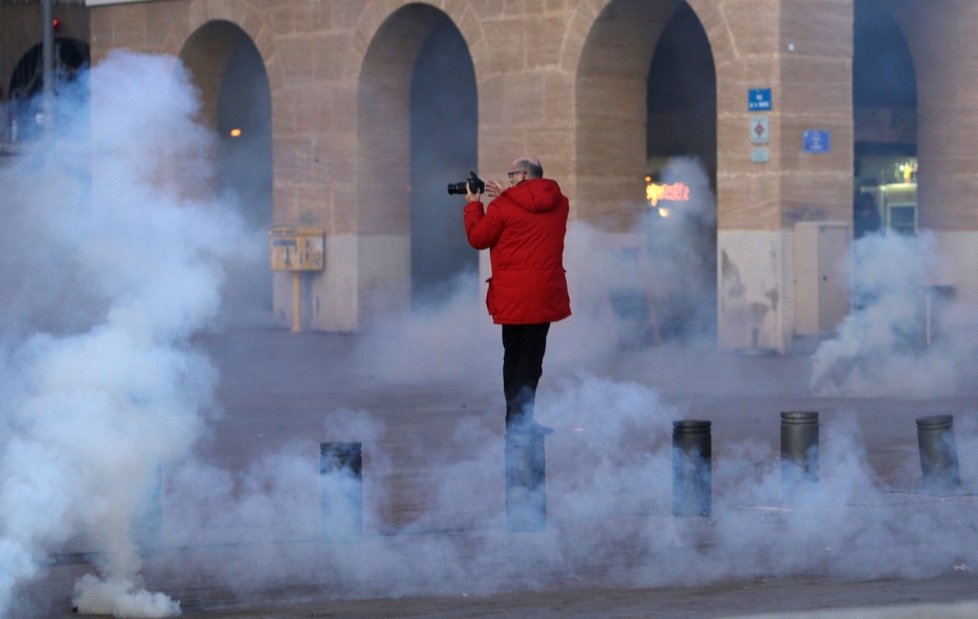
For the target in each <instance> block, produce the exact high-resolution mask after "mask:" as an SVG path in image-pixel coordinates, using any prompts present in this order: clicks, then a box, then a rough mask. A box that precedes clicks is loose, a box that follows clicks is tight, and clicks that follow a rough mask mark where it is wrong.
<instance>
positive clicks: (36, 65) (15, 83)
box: [6, 38, 89, 141]
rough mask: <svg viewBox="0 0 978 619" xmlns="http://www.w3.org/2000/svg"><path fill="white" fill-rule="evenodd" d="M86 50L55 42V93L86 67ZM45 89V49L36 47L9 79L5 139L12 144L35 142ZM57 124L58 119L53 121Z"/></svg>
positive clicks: (77, 43)
mask: <svg viewBox="0 0 978 619" xmlns="http://www.w3.org/2000/svg"><path fill="white" fill-rule="evenodd" d="M88 63H89V48H88V45H87V44H86V43H83V42H81V41H75V40H74V39H64V38H56V39H55V40H54V91H55V92H58V90H59V87H60V86H63V85H65V84H68V83H71V82H74V81H75V80H76V79H77V78H78V76H79V75H80V74H81V73H82V71H83V70H84V69H85V68H86V67H88ZM43 89H44V49H43V46H42V45H41V44H40V43H39V44H37V45H35V46H34V47H32V48H31V49H30V50H29V51H28V52H27V53H26V54H24V56H23V57H22V58H21V59H20V61H19V62H18V63H17V66H16V67H15V68H14V73H13V75H12V76H11V78H10V89H9V92H10V97H9V101H8V111H7V132H6V134H7V136H8V139H10V140H11V141H21V140H34V139H37V138H39V137H40V136H41V134H42V133H43V130H44V118H43V110H44V105H43V102H42V101H41V97H40V94H41V92H42V91H43ZM55 123H57V119H55Z"/></svg>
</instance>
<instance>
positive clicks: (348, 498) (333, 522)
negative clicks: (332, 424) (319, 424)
mask: <svg viewBox="0 0 978 619" xmlns="http://www.w3.org/2000/svg"><path fill="white" fill-rule="evenodd" d="M319 484H320V486H319V489H320V494H319V509H320V514H321V518H322V520H321V527H320V534H321V537H322V539H324V540H326V541H331V542H342V541H352V540H356V539H359V538H360V537H361V536H362V535H363V458H362V448H361V444H360V443H320V444H319Z"/></svg>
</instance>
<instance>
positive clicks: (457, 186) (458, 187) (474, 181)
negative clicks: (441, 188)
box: [448, 171, 486, 196]
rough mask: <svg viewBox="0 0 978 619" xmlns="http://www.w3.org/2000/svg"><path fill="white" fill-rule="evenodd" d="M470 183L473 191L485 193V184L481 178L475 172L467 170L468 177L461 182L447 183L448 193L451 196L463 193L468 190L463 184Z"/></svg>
mask: <svg viewBox="0 0 978 619" xmlns="http://www.w3.org/2000/svg"><path fill="white" fill-rule="evenodd" d="M466 184H468V185H471V186H472V191H473V192H475V193H485V192H486V184H485V183H483V182H482V179H481V178H479V177H478V176H476V175H475V172H471V171H470V172H469V178H468V180H466V181H462V182H461V183H448V195H450V196H452V195H455V194H460V195H463V196H464V195H465V194H467V193H468V191H467V190H466V189H465V185H466Z"/></svg>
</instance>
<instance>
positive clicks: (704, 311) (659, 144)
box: [645, 2, 717, 341]
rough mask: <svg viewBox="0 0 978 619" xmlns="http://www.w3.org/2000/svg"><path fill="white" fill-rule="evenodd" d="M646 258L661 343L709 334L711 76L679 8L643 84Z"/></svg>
mask: <svg viewBox="0 0 978 619" xmlns="http://www.w3.org/2000/svg"><path fill="white" fill-rule="evenodd" d="M646 101H647V114H648V123H647V140H646V146H647V148H646V155H647V167H646V175H647V182H648V183H649V185H650V186H651V187H654V190H653V191H650V192H648V193H647V198H648V199H649V207H650V208H649V210H648V215H647V217H646V221H645V224H646V232H647V234H648V251H649V256H650V260H651V263H652V268H651V272H652V278H653V281H652V282H651V284H650V286H651V293H650V296H651V297H652V299H653V301H652V307H653V311H654V312H655V314H656V319H657V321H658V324H659V330H660V334H661V337H662V339H663V340H669V339H689V338H699V337H703V336H706V337H707V338H708V339H710V340H711V341H712V340H714V339H715V333H716V281H717V278H716V273H717V272H716V264H717V257H716V243H717V228H716V198H715V196H716V169H717V87H716V70H715V67H714V63H713V54H712V51H711V49H710V43H709V39H708V38H707V36H706V31H705V30H704V29H703V26H702V24H701V23H700V21H699V18H697V16H696V13H695V12H694V11H693V9H692V8H691V7H690V6H689V5H688V4H687V3H685V2H682V3H680V4H679V6H678V7H677V9H676V11H675V12H674V13H673V14H672V16H671V17H670V18H669V20H668V21H667V23H666V25H665V27H664V29H663V30H662V35H661V37H660V38H659V41H658V43H657V44H656V46H655V51H654V53H653V56H652V62H651V65H650V67H649V74H648V81H647V97H646Z"/></svg>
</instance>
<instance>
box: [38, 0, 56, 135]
mask: <svg viewBox="0 0 978 619" xmlns="http://www.w3.org/2000/svg"><path fill="white" fill-rule="evenodd" d="M42 5H43V7H44V8H43V10H42V11H41V13H42V14H43V18H42V19H44V24H43V30H42V37H43V38H42V43H41V45H42V47H41V52H42V61H43V63H44V64H43V68H42V71H43V73H42V79H43V81H44V86H43V87H44V90H43V103H42V105H43V107H42V109H43V112H44V127H43V129H44V133H45V134H50V131H51V129H52V127H53V125H54V117H53V110H54V23H53V22H54V0H43V2H42Z"/></svg>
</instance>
